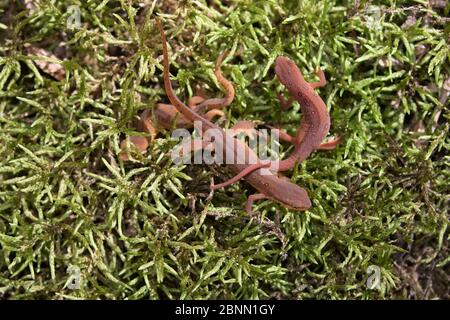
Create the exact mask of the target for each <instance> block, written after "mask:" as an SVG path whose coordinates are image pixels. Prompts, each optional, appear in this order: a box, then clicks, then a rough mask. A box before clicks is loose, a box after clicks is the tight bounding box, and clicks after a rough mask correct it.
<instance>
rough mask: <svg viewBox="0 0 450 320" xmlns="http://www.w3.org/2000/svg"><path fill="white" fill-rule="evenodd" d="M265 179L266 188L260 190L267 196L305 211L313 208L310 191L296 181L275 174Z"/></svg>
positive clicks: (289, 206)
mask: <svg viewBox="0 0 450 320" xmlns="http://www.w3.org/2000/svg"><path fill="white" fill-rule="evenodd" d="M269 179H270V180H269ZM265 180H266V181H265V182H266V183H265V184H264V185H265V186H266V188H265V189H264V190H261V189H259V190H260V191H261V192H262V193H264V194H265V195H266V196H267V197H269V198H271V199H272V200H275V201H277V202H279V203H281V204H282V205H284V206H286V207H288V208H291V209H294V210H299V211H304V210H308V209H309V208H311V200H310V199H309V196H308V192H306V190H305V189H303V188H302V187H300V186H298V185H296V184H295V183H292V182H291V181H290V180H289V179H288V178H286V177H285V176H281V175H280V176H276V175H274V176H272V177H270V178H269V176H266V177H265ZM267 180H269V181H267Z"/></svg>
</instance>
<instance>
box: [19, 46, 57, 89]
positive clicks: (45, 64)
mask: <svg viewBox="0 0 450 320" xmlns="http://www.w3.org/2000/svg"><path fill="white" fill-rule="evenodd" d="M26 49H27V51H28V54H30V55H34V56H38V57H39V56H41V57H46V58H50V59H53V60H56V61H58V60H59V59H58V58H57V57H56V56H55V55H54V54H52V53H50V52H48V51H47V50H45V49H41V48H36V47H33V46H31V45H28V46H26ZM34 63H35V64H36V65H37V66H38V68H40V69H41V70H42V71H44V72H45V73H47V74H49V75H51V76H52V77H54V78H55V79H57V80H59V81H61V80H63V79H64V78H65V77H66V71H65V70H64V67H63V66H62V65H61V64H59V63H55V62H50V61H47V60H34Z"/></svg>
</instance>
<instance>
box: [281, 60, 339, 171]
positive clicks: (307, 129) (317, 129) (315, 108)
mask: <svg viewBox="0 0 450 320" xmlns="http://www.w3.org/2000/svg"><path fill="white" fill-rule="evenodd" d="M316 73H317V75H318V76H319V81H318V82H312V83H309V82H307V81H306V80H305V78H304V77H303V75H302V73H301V71H300V69H299V68H298V67H297V65H296V64H295V63H294V61H292V60H291V59H289V58H287V57H283V56H279V57H278V58H277V59H276V60H275V74H276V75H277V78H278V80H279V81H280V82H281V83H282V84H283V85H284V86H285V87H286V89H288V91H289V93H290V94H291V98H290V99H289V100H286V99H284V98H283V96H282V95H279V96H278V98H279V99H280V104H281V108H282V109H283V110H286V109H287V108H289V106H290V105H291V104H292V102H293V100H296V101H298V102H299V104H300V109H301V111H302V114H303V118H302V122H301V123H300V126H299V128H298V129H297V135H296V136H295V137H292V136H290V135H288V134H287V133H286V132H284V131H281V130H278V129H275V130H276V132H277V133H278V136H279V138H280V139H281V140H284V141H287V142H290V143H293V144H294V146H295V149H294V152H293V153H292V154H291V155H290V156H289V157H288V158H287V159H286V160H282V161H280V162H279V166H278V170H279V171H286V170H289V169H292V168H293V167H294V165H295V164H296V163H297V162H302V161H304V160H305V159H306V158H308V157H309V155H310V154H311V153H312V152H313V151H315V150H331V149H334V148H335V147H336V146H337V144H339V143H340V142H341V138H335V139H332V140H329V141H327V142H325V143H322V142H323V140H324V139H325V137H326V136H327V135H328V132H329V130H330V123H331V121H330V114H329V113H328V110H327V107H326V105H325V103H324V102H323V100H322V99H321V98H320V96H319V95H318V94H317V93H316V92H315V91H314V89H316V88H318V87H322V86H324V85H325V84H326V83H327V82H326V78H325V74H324V73H323V71H322V70H318V71H317V72H316Z"/></svg>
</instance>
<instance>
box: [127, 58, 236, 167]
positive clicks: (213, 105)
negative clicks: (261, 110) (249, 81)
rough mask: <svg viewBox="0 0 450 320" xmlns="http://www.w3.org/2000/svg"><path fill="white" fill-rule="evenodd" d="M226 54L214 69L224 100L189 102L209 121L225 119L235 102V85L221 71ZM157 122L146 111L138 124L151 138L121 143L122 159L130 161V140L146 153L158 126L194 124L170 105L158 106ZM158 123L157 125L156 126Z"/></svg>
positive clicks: (187, 125) (180, 126)
mask: <svg viewBox="0 0 450 320" xmlns="http://www.w3.org/2000/svg"><path fill="white" fill-rule="evenodd" d="M225 55H226V52H223V53H221V54H220V55H219V57H218V58H217V60H216V64H215V67H214V74H215V76H216V78H217V81H218V82H219V83H220V85H221V86H222V87H224V89H225V91H226V93H225V96H224V97H223V98H211V99H205V98H203V97H201V96H193V97H192V98H190V99H189V101H188V106H189V108H192V109H193V110H194V111H195V112H197V113H202V114H203V113H204V112H205V111H206V113H204V116H205V117H206V118H207V119H208V120H212V119H213V118H215V117H217V116H219V117H220V119H223V118H224V117H225V114H224V112H223V111H222V110H220V109H222V108H224V107H226V106H228V105H230V104H231V103H232V102H233V100H234V95H235V91H234V87H233V84H232V83H231V82H230V81H229V80H227V79H226V78H225V77H224V76H223V75H222V71H221V70H220V66H221V64H222V61H223V58H224V57H225ZM153 116H154V119H155V122H154V121H152V116H151V113H150V111H149V110H144V111H143V112H142V114H141V116H140V120H139V123H138V128H137V129H138V131H142V132H147V133H149V134H150V137H149V138H146V137H143V136H131V137H129V138H127V139H125V140H123V141H122V142H121V143H120V147H121V149H122V152H121V153H120V158H121V159H122V160H128V154H127V152H126V148H127V143H128V140H129V141H130V142H131V143H132V144H133V145H134V146H135V147H136V148H137V149H138V150H139V151H140V152H141V153H143V152H145V150H147V148H148V144H149V142H150V141H152V140H154V138H155V136H156V133H157V129H156V127H157V126H161V127H163V128H164V129H171V128H172V125H173V124H174V121H175V127H176V128H191V127H192V125H193V123H192V122H191V121H189V120H187V119H186V117H184V116H183V115H182V114H180V113H179V112H178V110H177V109H176V108H175V107H174V106H173V105H170V104H165V103H158V104H156V108H155V110H154V113H153ZM155 123H156V124H155Z"/></svg>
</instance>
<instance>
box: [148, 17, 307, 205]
mask: <svg viewBox="0 0 450 320" xmlns="http://www.w3.org/2000/svg"><path fill="white" fill-rule="evenodd" d="M156 25H157V27H158V28H159V31H160V34H161V39H162V47H163V67H164V88H165V91H166V94H167V96H168V98H169V100H170V103H171V104H172V105H173V106H174V107H175V108H176V109H177V110H178V111H179V112H180V113H181V114H182V115H183V116H184V117H185V119H187V120H188V121H191V122H194V121H198V122H201V124H202V126H201V127H202V130H203V132H206V131H207V130H214V131H215V132H216V133H219V134H218V135H216V136H215V139H214V140H210V141H206V143H202V144H200V148H204V147H205V146H206V145H208V143H211V144H213V145H214V149H215V150H216V151H217V150H223V152H224V159H227V158H232V159H234V162H233V163H225V165H227V166H229V167H230V168H231V169H232V171H234V173H235V174H236V177H234V178H233V179H230V180H229V182H225V183H224V184H222V186H225V185H228V184H230V183H232V182H234V181H236V180H238V179H240V178H244V179H245V180H246V181H247V182H248V183H249V184H250V185H252V186H253V187H254V188H255V189H257V190H258V191H259V193H257V194H253V195H251V196H249V197H248V199H247V203H246V206H245V207H246V211H247V212H248V213H249V214H252V213H253V212H252V204H253V202H254V201H255V200H261V199H271V200H274V201H277V202H279V203H281V204H283V205H284V206H287V207H290V208H293V209H296V210H306V209H308V208H310V207H311V201H310V199H309V197H308V194H307V192H306V190H305V189H303V188H301V187H299V186H298V185H296V184H294V183H292V182H291V181H289V179H287V178H286V177H284V176H281V175H279V174H278V172H277V171H274V170H271V168H268V166H269V163H268V162H267V161H262V160H260V159H259V158H258V156H257V155H256V153H255V152H254V151H253V150H251V149H250V148H249V147H248V146H247V145H246V144H245V143H244V142H242V141H241V140H239V139H236V138H235V137H234V136H233V135H232V134H230V133H227V132H226V131H224V130H223V129H222V128H220V127H219V126H217V125H215V124H214V123H212V122H211V121H210V120H208V119H206V118H205V117H203V116H201V115H200V114H198V113H197V112H196V111H195V110H194V109H193V108H189V107H188V106H187V105H185V104H184V103H183V102H182V101H181V100H180V99H179V98H178V96H177V95H176V94H175V92H174V90H173V88H172V84H171V82H170V75H169V56H168V49H167V40H166V36H165V34H164V30H163V27H162V25H161V23H160V21H159V20H158V19H156ZM263 170H264V171H263ZM213 188H217V186H215V187H213Z"/></svg>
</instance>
